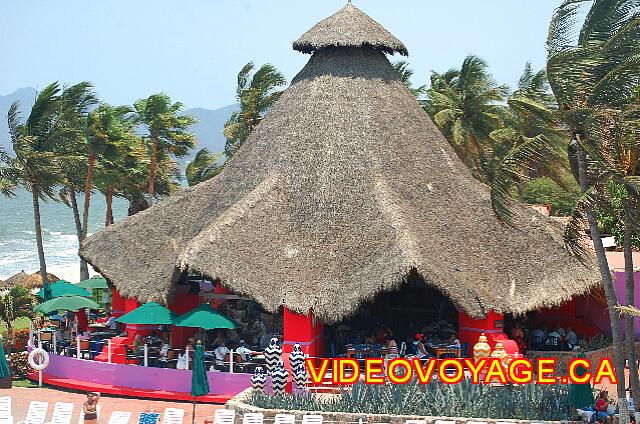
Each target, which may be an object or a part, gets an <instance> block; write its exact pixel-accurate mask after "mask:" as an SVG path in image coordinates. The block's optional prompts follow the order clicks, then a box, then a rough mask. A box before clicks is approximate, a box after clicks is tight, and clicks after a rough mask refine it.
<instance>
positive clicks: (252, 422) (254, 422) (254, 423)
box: [242, 412, 264, 424]
mask: <svg viewBox="0 0 640 424" xmlns="http://www.w3.org/2000/svg"><path fill="white" fill-rule="evenodd" d="M263 421H264V415H263V414H262V413H260V412H247V413H245V414H244V416H243V417H242V424H262V422H263Z"/></svg>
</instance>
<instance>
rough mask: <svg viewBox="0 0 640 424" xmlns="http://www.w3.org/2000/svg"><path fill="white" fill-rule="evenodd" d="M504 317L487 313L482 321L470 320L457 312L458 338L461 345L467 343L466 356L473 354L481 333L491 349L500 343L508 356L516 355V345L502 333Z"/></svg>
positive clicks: (464, 314) (462, 312) (460, 312)
mask: <svg viewBox="0 0 640 424" xmlns="http://www.w3.org/2000/svg"><path fill="white" fill-rule="evenodd" d="M503 320H504V316H503V315H502V314H498V313H495V312H494V311H489V313H488V314H487V316H486V317H485V318H484V319H475V318H471V317H470V316H469V315H467V314H466V313H465V312H464V311H459V312H458V326H459V329H458V332H459V334H458V338H459V339H460V342H461V343H468V345H469V350H468V352H467V354H468V355H470V356H471V355H472V354H473V346H474V345H475V344H476V343H478V338H479V337H480V335H481V334H482V333H484V334H485V336H487V340H488V342H489V345H490V346H491V349H493V348H494V347H495V345H496V343H498V342H500V343H502V346H503V347H504V350H505V351H506V352H507V353H508V354H509V355H514V354H517V353H518V345H517V344H516V342H514V341H513V340H510V339H509V337H508V336H507V335H506V334H505V333H504V332H503V325H504V322H503Z"/></svg>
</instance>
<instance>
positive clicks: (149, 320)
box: [116, 302, 176, 325]
mask: <svg viewBox="0 0 640 424" xmlns="http://www.w3.org/2000/svg"><path fill="white" fill-rule="evenodd" d="M175 318H176V314H174V313H173V312H171V311H170V310H168V309H167V308H165V307H164V306H160V305H158V304H157V303H155V302H147V303H145V304H144V305H142V306H140V307H138V308H136V309H134V310H133V311H131V312H128V313H126V314H124V315H122V316H121V317H120V318H116V321H118V322H123V323H125V324H147V325H170V324H173V322H174V320H175Z"/></svg>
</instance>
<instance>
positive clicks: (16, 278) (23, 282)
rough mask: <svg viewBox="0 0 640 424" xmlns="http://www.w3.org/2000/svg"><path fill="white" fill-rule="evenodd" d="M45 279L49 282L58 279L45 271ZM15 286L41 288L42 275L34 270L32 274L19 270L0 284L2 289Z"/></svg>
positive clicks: (30, 288)
mask: <svg viewBox="0 0 640 424" xmlns="http://www.w3.org/2000/svg"><path fill="white" fill-rule="evenodd" d="M47 279H48V280H49V282H50V283H55V282H56V281H58V280H59V278H58V277H56V276H55V275H53V274H51V273H49V272H48V273H47ZM15 286H22V287H24V288H27V289H29V290H32V289H39V288H42V277H41V276H40V273H39V272H34V273H33V274H27V273H26V272H24V271H20V272H19V273H17V274H15V275H13V276H11V277H9V278H8V279H7V280H5V281H3V282H2V284H0V287H2V288H3V289H12V288H13V287H15Z"/></svg>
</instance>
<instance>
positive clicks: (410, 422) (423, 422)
mask: <svg viewBox="0 0 640 424" xmlns="http://www.w3.org/2000/svg"><path fill="white" fill-rule="evenodd" d="M404 423H405V424H427V420H407V421H405V422H404Z"/></svg>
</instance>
